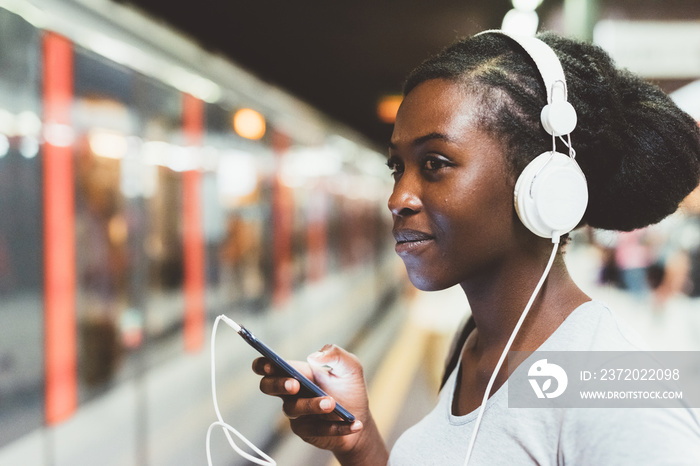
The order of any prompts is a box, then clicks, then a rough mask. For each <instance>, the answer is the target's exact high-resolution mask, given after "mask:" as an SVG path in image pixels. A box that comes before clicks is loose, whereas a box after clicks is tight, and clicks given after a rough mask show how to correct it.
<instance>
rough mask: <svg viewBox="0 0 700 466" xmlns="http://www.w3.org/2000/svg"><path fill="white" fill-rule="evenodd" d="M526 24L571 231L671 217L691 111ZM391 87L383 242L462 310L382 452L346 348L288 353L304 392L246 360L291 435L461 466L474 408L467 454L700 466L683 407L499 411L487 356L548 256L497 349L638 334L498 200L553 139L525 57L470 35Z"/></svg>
mask: <svg viewBox="0 0 700 466" xmlns="http://www.w3.org/2000/svg"><path fill="white" fill-rule="evenodd" d="M538 37H539V38H540V39H541V40H542V41H544V42H545V43H546V44H548V45H549V46H550V47H551V48H552V49H553V50H554V51H555V53H556V55H557V56H558V58H559V60H560V61H561V63H562V66H563V68H564V72H565V75H566V81H567V85H568V99H569V102H571V104H572V105H573V107H574V108H575V109H576V111H577V113H578V125H577V126H576V129H575V131H574V132H573V134H572V139H573V145H574V146H575V149H576V153H577V158H576V160H577V161H578V163H579V165H580V167H581V170H582V171H583V173H584V174H585V176H586V178H587V184H588V192H589V202H588V208H587V210H586V212H585V214H584V217H583V220H582V221H581V223H580V225H579V226H581V225H590V226H591V227H596V228H602V229H609V230H624V231H633V230H636V229H639V228H643V227H645V226H647V225H651V224H654V223H657V222H659V221H660V220H661V219H663V218H664V217H666V216H668V215H670V214H671V213H673V212H674V211H675V210H676V209H677V207H678V204H679V203H680V202H681V201H682V200H683V199H684V198H685V197H686V196H687V195H688V193H690V192H691V191H692V190H693V189H694V188H695V187H696V186H697V185H698V182H699V181H700V134H699V129H698V127H697V125H696V124H695V122H694V121H693V120H692V118H690V117H689V116H688V115H686V114H684V113H683V112H681V111H680V110H679V109H678V108H677V107H676V106H675V105H674V104H673V103H672V102H671V100H670V99H669V98H668V97H667V96H666V95H664V94H663V92H661V91H660V90H659V89H658V88H656V87H654V86H652V85H649V84H647V83H645V82H643V81H642V80H641V79H639V78H637V77H635V76H633V75H631V74H630V73H628V72H626V71H621V70H618V69H616V68H615V66H614V64H613V63H612V61H611V60H610V58H609V57H608V56H607V54H606V53H605V52H604V51H602V50H601V49H599V48H597V47H595V46H592V45H589V44H584V43H579V42H575V41H571V40H568V39H563V38H560V37H558V36H555V35H553V34H540V35H539V36H538ZM404 95H405V98H404V101H403V103H402V104H401V107H400V109H399V112H398V115H397V118H396V123H395V126H394V132H393V135H392V139H391V144H390V156H389V166H390V168H391V169H392V171H393V177H394V180H395V181H394V191H393V193H392V195H391V197H390V199H389V209H390V211H391V213H392V216H393V219H394V236H395V238H396V240H397V247H396V249H397V252H398V253H399V255H400V256H401V257H402V259H403V260H404V264H405V266H406V269H407V271H408V275H409V278H410V279H411V282H412V283H413V284H414V285H415V286H416V287H417V288H419V289H421V290H426V291H431V290H441V289H445V288H448V287H450V286H453V285H455V284H459V285H461V288H462V289H463V290H464V292H465V294H466V296H467V299H468V301H469V307H470V309H471V313H472V314H471V318H470V319H469V320H468V321H467V323H466V325H465V326H464V327H463V328H461V329H460V330H459V332H458V338H457V339H456V340H455V343H454V345H453V348H454V350H453V352H452V353H451V357H450V359H449V362H448V365H447V368H446V371H445V377H444V379H443V387H442V390H441V392H440V396H439V399H438V404H437V406H436V408H435V409H434V410H433V411H432V412H431V413H429V414H428V415H427V416H426V417H425V418H424V419H423V420H422V421H420V422H419V423H418V424H416V425H415V426H413V427H411V428H410V429H409V430H407V431H406V432H404V434H403V435H402V436H401V437H400V438H399V440H398V441H397V442H396V444H395V445H394V446H393V449H392V450H391V454H389V451H388V449H387V447H386V446H385V443H384V441H383V440H382V438H381V436H380V434H379V431H378V428H377V426H376V424H375V422H374V420H373V417H372V414H371V412H370V410H369V403H368V399H367V390H366V386H365V381H364V377H363V370H362V365H361V363H360V361H358V359H357V358H356V357H355V356H353V355H351V354H350V353H348V352H346V351H345V350H343V349H341V348H339V347H337V346H334V345H327V346H325V347H324V348H322V349H321V350H320V351H319V352H317V353H314V354H312V355H310V356H309V358H308V363H298V367H299V368H300V370H302V371H303V372H304V373H305V374H306V375H307V376H309V377H311V378H312V379H313V380H315V381H316V383H318V384H319V385H320V386H321V387H322V388H323V389H324V390H325V391H326V392H327V393H329V394H330V395H331V396H329V397H319V398H310V399H309V398H298V397H295V396H294V395H295V394H297V392H298V391H299V383H298V382H297V381H296V380H294V379H288V378H285V377H283V376H280V375H279V373H278V372H277V371H276V370H275V369H274V367H273V366H272V365H271V364H270V363H269V361H267V360H266V359H264V358H259V359H257V360H256V361H255V362H254V363H253V369H254V371H255V372H256V373H258V374H260V375H262V376H263V378H262V380H261V383H260V388H261V390H262V391H263V392H264V393H266V394H269V395H273V396H279V397H281V398H282V399H283V410H284V412H285V414H286V415H287V416H288V417H289V418H290V423H291V426H292V430H293V431H294V432H295V433H296V434H297V435H298V436H299V437H301V438H302V439H304V440H305V441H307V442H309V443H311V444H313V445H315V446H317V447H319V448H324V449H327V450H330V451H332V452H333V453H334V454H335V456H336V458H337V459H338V460H339V461H340V463H341V464H343V465H383V464H386V463H387V461H388V462H389V464H391V465H394V466H400V465H425V464H440V465H462V464H464V462H465V457H466V456H467V451H468V445H469V441H470V438H472V435H473V432H474V425H475V423H476V422H477V421H476V419H477V417H478V412H479V411H480V407H486V408H487V409H485V410H484V411H483V420H482V421H483V422H482V424H481V430H480V431H479V435H478V437H476V443H475V444H474V449H473V454H472V456H471V462H470V464H474V465H477V464H478V465H493V464H508V465H511V464H518V465H521V464H562V463H566V464H615V465H623V464H624V465H639V464H645V465H656V464H674V465H684V464H685V465H697V464H700V424H699V423H698V419H697V418H696V417H695V415H694V414H693V412H692V411H691V410H689V409H678V410H671V409H644V410H635V409H604V410H596V409H556V410H548V409H529V410H528V409H524V410H519V409H509V408H508V404H507V389H508V371H507V369H506V368H505V367H502V368H501V370H500V371H498V372H496V371H495V368H496V367H497V361H498V360H499V357H500V355H501V353H502V352H503V350H504V348H506V342H507V341H508V340H509V337H510V335H511V333H512V332H513V330H514V329H515V328H516V322H517V321H518V319H519V317H520V316H521V314H522V313H523V309H525V308H526V303H527V302H528V300H529V299H530V297H531V296H532V294H533V290H535V289H536V284H537V282H538V279H539V278H540V276H541V274H542V272H543V271H544V270H546V265H545V264H548V258H550V257H552V258H553V260H554V261H553V266H552V269H551V272H550V273H549V275H548V276H547V278H546V282H545V284H544V286H543V288H542V289H541V291H540V293H539V294H538V295H537V298H536V300H535V301H534V304H533V306H532V308H531V310H530V313H529V314H528V315H527V319H525V320H524V324H523V326H522V327H521V328H520V331H519V332H518V333H517V337H516V338H515V340H514V342H513V345H512V347H511V350H513V351H535V350H537V349H540V350H549V351H575V350H578V351H612V350H616V351H632V350H638V349H640V348H643V347H644V345H643V343H642V342H639V341H638V340H637V338H636V337H635V336H634V332H632V331H631V329H629V328H627V327H626V326H625V325H624V324H623V323H622V322H620V321H619V320H618V319H617V318H616V317H615V315H614V314H613V313H612V311H611V310H610V309H608V308H607V306H605V305H604V304H603V303H601V302H599V301H595V300H592V299H591V298H590V297H589V296H587V295H586V294H585V293H584V292H583V291H582V290H581V289H580V288H579V287H578V286H577V285H576V284H575V283H574V281H573V280H572V278H571V276H570V275H569V272H568V271H567V268H566V264H565V262H564V260H563V257H562V254H563V249H564V246H563V244H562V245H558V246H557V245H556V242H555V246H554V249H553V244H552V242H553V239H552V238H544V237H540V236H537V235H535V234H534V233H533V232H531V231H529V230H528V229H527V228H525V226H524V225H523V223H521V222H520V220H519V218H518V216H517V215H516V212H515V210H514V204H513V202H514V201H513V193H514V188H515V184H516V179H517V178H518V175H519V174H520V173H521V172H522V170H523V169H524V168H525V167H526V166H527V165H528V164H529V163H530V161H532V160H533V159H534V158H535V157H537V156H538V155H540V154H543V153H544V152H545V151H551V150H552V144H553V142H552V141H553V138H552V136H550V135H549V134H548V133H547V132H546V131H545V130H544V128H543V127H542V126H541V123H540V111H541V110H542V107H543V105H544V103H546V102H547V93H546V89H545V86H544V84H543V80H542V76H541V75H540V74H539V72H538V70H537V68H536V67H535V64H534V63H533V62H532V60H531V58H530V57H529V56H528V54H526V53H525V52H524V50H523V49H522V48H521V47H520V46H518V45H517V44H516V43H515V42H514V41H513V40H512V39H510V38H508V37H505V36H503V35H500V34H493V33H492V34H482V35H478V36H474V37H472V38H469V39H466V40H462V41H459V42H457V43H455V44H454V45H452V46H451V47H449V48H448V49H446V50H445V51H443V52H442V53H440V54H439V55H437V56H436V57H433V58H432V59H429V60H428V61H426V62H425V63H423V64H422V65H421V66H419V67H418V68H417V69H416V70H414V71H413V73H411V75H410V76H409V78H408V80H407V82H406V85H405V88H404ZM562 150H564V151H566V148H562ZM555 254H556V255H555ZM329 367H330V369H329ZM492 374H495V375H496V378H495V384H494V385H493V390H491V391H490V392H489V393H488V394H487V395H490V398H489V399H488V401H486V402H485V404H483V405H482V397H483V396H484V394H485V393H486V392H487V386H489V383H490V381H491V377H492ZM335 400H338V402H340V403H341V404H342V405H343V406H345V407H346V408H347V409H348V410H349V411H350V412H352V413H353V414H355V416H356V418H357V420H356V421H355V422H354V423H353V424H347V423H342V422H338V421H337V420H336V419H335V418H333V417H332V415H330V413H331V411H332V410H333V407H334V405H335Z"/></svg>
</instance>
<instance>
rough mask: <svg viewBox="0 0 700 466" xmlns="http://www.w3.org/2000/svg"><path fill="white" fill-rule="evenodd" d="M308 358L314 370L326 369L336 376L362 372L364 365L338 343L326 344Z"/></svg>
mask: <svg viewBox="0 0 700 466" xmlns="http://www.w3.org/2000/svg"><path fill="white" fill-rule="evenodd" d="M306 360H307V361H308V363H309V364H310V365H311V368H312V370H313V371H314V372H317V371H324V370H325V372H327V373H329V374H331V375H334V376H336V377H347V376H351V375H355V374H357V373H358V372H359V373H361V372H362V366H361V365H360V362H359V360H358V359H357V358H356V357H355V355H353V354H351V353H349V352H347V351H345V350H344V349H342V348H340V347H339V346H336V345H326V346H324V347H323V348H321V350H320V351H317V352H315V353H311V354H310V355H309V356H308V357H307V358H306Z"/></svg>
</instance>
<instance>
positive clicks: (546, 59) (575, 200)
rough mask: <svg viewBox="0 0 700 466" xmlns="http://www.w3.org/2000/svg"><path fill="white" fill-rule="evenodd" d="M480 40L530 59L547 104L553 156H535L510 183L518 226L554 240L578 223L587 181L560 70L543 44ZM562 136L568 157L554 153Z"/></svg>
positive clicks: (531, 39)
mask: <svg viewBox="0 0 700 466" xmlns="http://www.w3.org/2000/svg"><path fill="white" fill-rule="evenodd" d="M480 34H500V35H503V36H506V37H509V38H510V39H512V40H513V41H514V42H515V43H517V44H518V45H520V47H521V48H522V49H523V50H524V51H525V52H526V53H527V54H528V55H529V56H530V57H531V58H532V60H533V61H534V62H535V65H536V66H537V70H538V71H539V73H540V75H541V76H542V80H543V81H544V85H545V88H546V90H547V104H546V105H545V106H544V108H542V112H541V113H540V121H541V122H542V126H543V127H544V129H545V130H546V131H547V132H548V133H549V134H551V135H552V150H551V151H548V152H544V153H542V154H540V155H539V156H537V157H536V158H535V159H534V160H532V162H530V163H529V164H528V166H527V167H525V169H524V170H523V171H522V173H521V174H520V176H519V177H518V181H517V182H516V183H515V193H514V203H515V211H516V212H517V213H518V217H519V218H520V220H521V221H522V222H523V224H524V225H525V226H526V227H527V228H528V229H529V230H530V231H532V232H533V233H534V234H536V235H538V236H541V237H543V238H558V237H560V236H561V235H564V234H566V233H568V232H570V231H571V230H573V229H574V228H575V227H576V225H578V223H579V222H580V221H581V219H582V218H583V214H584V212H585V211H586V206H587V205H588V185H587V183H586V177H585V175H584V174H583V172H582V171H581V168H580V167H579V166H578V164H577V163H576V161H575V160H574V159H575V157H576V152H575V151H574V149H573V147H572V146H571V135H570V133H571V132H572V131H573V130H574V128H575V127H576V110H574V107H573V106H572V105H571V104H570V103H569V102H568V101H567V100H566V99H567V88H566V78H565V77H564V70H563V69H562V66H561V63H560V62H559V59H558V58H557V56H556V54H555V53H554V51H553V50H552V49H551V48H550V47H549V46H548V45H547V44H545V43H544V42H542V41H541V40H539V39H537V38H535V37H528V36H516V35H514V34H510V33H506V32H503V31H500V30H490V31H484V32H482V33H480ZM562 136H566V137H567V139H568V142H567V141H564V142H565V144H566V145H567V146H568V147H569V155H565V154H562V153H561V152H557V151H556V138H557V137H559V138H561V137H562Z"/></svg>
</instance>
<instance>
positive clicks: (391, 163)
mask: <svg viewBox="0 0 700 466" xmlns="http://www.w3.org/2000/svg"><path fill="white" fill-rule="evenodd" d="M386 166H387V167H389V169H390V170H391V176H392V177H394V178H396V177H397V176H398V175H400V174H401V173H403V164H402V163H401V162H400V161H399V160H397V159H396V158H395V157H391V158H390V159H389V160H387V162H386Z"/></svg>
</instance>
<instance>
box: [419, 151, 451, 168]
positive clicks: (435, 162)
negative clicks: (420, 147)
mask: <svg viewBox="0 0 700 466" xmlns="http://www.w3.org/2000/svg"><path fill="white" fill-rule="evenodd" d="M448 166H450V162H449V161H447V160H446V159H444V158H443V157H439V156H436V155H428V156H427V157H426V158H425V159H424V160H423V169H424V170H427V171H436V170H440V169H441V168H445V167H448Z"/></svg>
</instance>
